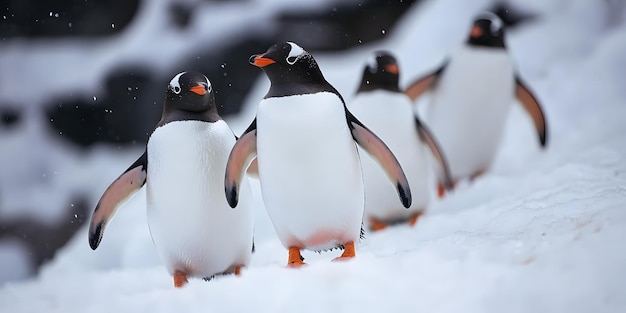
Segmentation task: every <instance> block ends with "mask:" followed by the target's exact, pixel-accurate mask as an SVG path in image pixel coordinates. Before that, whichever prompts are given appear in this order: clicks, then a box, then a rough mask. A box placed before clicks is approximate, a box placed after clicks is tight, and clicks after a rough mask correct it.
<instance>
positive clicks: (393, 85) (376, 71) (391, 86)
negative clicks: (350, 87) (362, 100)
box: [357, 51, 400, 92]
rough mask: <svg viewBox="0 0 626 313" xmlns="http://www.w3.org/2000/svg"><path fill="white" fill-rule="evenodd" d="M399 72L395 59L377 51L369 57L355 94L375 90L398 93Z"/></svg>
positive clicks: (386, 53)
mask: <svg viewBox="0 0 626 313" xmlns="http://www.w3.org/2000/svg"><path fill="white" fill-rule="evenodd" d="M399 78H400V72H399V69H398V62H397V61H396V58H395V57H394V56H393V55H391V54H390V53H389V52H387V51H377V52H374V54H373V55H372V56H371V57H370V59H369V60H368V62H367V64H366V65H365V69H364V70H363V78H362V79H361V85H360V86H359V89H358V91H357V92H362V91H369V90H375V89H385V90H390V91H400V89H399V88H398V80H399Z"/></svg>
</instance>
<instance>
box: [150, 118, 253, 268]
mask: <svg viewBox="0 0 626 313" xmlns="http://www.w3.org/2000/svg"><path fill="white" fill-rule="evenodd" d="M234 144H235V137H234V135H233V133H232V131H231V130H230V128H229V127H228V125H226V123H225V122H224V121H221V120H220V121H218V122H215V123H207V122H201V121H177V122H171V123H168V124H166V125H164V126H161V127H159V128H157V129H156V130H155V131H154V133H153V134H152V135H151V136H150V139H149V141H148V176H147V190H146V191H147V193H146V196H147V213H148V225H149V227H150V233H151V235H152V239H153V241H154V244H155V245H156V247H157V250H158V252H159V254H160V255H161V258H162V259H163V261H164V263H165V265H166V267H167V268H168V270H169V271H170V273H174V272H175V271H177V270H178V271H182V272H185V273H187V275H188V276H195V277H210V276H212V275H215V274H217V273H222V272H225V271H229V270H232V267H234V266H238V265H246V264H247V263H248V261H249V259H250V253H251V249H252V229H253V216H252V208H251V206H250V201H251V190H250V187H249V185H248V183H247V181H244V182H243V183H242V186H241V194H240V201H239V206H238V207H237V209H236V210H233V209H231V208H230V206H229V205H228V203H227V202H226V198H225V195H224V173H225V170H226V162H227V159H228V155H229V153H230V150H231V148H232V147H233V145H234ZM244 180H245V178H244Z"/></svg>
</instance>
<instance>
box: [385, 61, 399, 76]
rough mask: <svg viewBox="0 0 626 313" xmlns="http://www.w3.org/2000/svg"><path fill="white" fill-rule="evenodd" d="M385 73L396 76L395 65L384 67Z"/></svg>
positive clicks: (396, 68)
mask: <svg viewBox="0 0 626 313" xmlns="http://www.w3.org/2000/svg"><path fill="white" fill-rule="evenodd" d="M385 71H386V72H388V73H391V74H396V75H398V65H397V64H387V65H385Z"/></svg>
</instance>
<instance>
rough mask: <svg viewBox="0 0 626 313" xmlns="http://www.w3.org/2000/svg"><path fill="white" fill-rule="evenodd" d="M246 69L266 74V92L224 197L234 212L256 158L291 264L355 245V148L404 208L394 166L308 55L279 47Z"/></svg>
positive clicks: (402, 185)
mask: <svg viewBox="0 0 626 313" xmlns="http://www.w3.org/2000/svg"><path fill="white" fill-rule="evenodd" d="M250 63H251V64H253V65H255V66H258V67H260V68H261V69H262V70H263V71H264V72H265V74H266V75H267V77H268V78H269V79H270V82H271V86H270V89H269V91H268V93H267V95H266V96H265V98H264V99H263V100H261V102H260V103H259V107H258V111H257V116H256V119H255V120H254V121H253V123H252V124H251V125H250V127H249V128H248V129H247V130H246V131H245V132H244V134H243V135H242V137H241V138H240V139H239V141H238V142H237V144H236V145H235V148H234V149H233V152H232V153H231V156H230V160H229V165H228V170H227V173H226V184H225V185H226V194H227V197H228V198H229V201H230V203H231V205H232V206H236V205H237V195H238V189H237V186H238V180H239V179H240V178H241V177H243V172H244V171H245V168H246V167H247V166H248V164H249V163H250V161H251V160H252V158H253V157H254V156H256V157H257V161H258V174H259V179H260V183H261V191H262V194H263V199H264V202H265V206H266V209H267V211H268V214H269V217H270V218H271V220H272V223H273V225H274V228H275V230H276V233H277V234H278V237H279V239H280V240H281V242H282V244H283V245H284V246H285V247H286V248H289V249H290V261H289V262H290V263H291V262H292V261H294V262H296V261H299V249H309V250H327V249H332V248H335V247H338V246H342V245H347V246H348V247H350V250H353V248H354V242H357V241H358V240H359V236H360V231H361V222H362V215H363V209H364V191H363V181H362V175H361V166H360V161H359V154H358V151H357V147H356V145H355V141H356V142H357V143H358V144H360V145H361V146H363V147H364V148H365V150H366V151H368V152H369V153H371V154H373V155H374V156H375V157H376V158H377V159H378V160H379V161H380V163H381V164H382V166H383V168H385V170H386V172H387V174H388V176H389V177H390V178H391V181H392V184H393V186H395V187H396V191H397V193H398V195H399V196H400V200H401V202H402V204H403V205H405V206H407V207H408V206H409V205H410V203H411V194H410V189H409V186H408V183H407V181H406V177H405V176H404V173H403V171H402V168H401V167H400V165H399V163H398V162H397V160H396V159H395V157H394V156H393V154H392V153H391V151H390V150H389V149H388V148H387V147H386V145H385V144H384V143H383V142H382V141H381V140H380V139H379V138H378V137H376V135H374V134H373V133H372V132H371V131H369V129H367V128H366V127H365V126H363V124H362V123H361V122H359V121H358V120H357V119H356V118H355V117H354V116H353V115H352V114H351V113H350V112H349V111H348V110H347V109H346V107H345V104H344V102H343V98H342V97H341V95H340V94H339V93H338V92H337V90H336V89H335V88H334V87H333V86H332V85H330V84H329V83H328V82H327V81H326V79H325V78H324V76H323V75H322V72H321V71H320V69H319V67H318V65H317V62H316V61H315V59H314V58H313V56H312V55H311V54H309V53H308V52H306V51H305V50H304V49H302V48H301V47H300V46H298V45H297V44H295V43H293V42H284V43H279V44H276V45H273V46H272V47H270V48H269V49H268V51H267V52H266V53H264V54H261V55H254V56H252V57H251V58H250ZM399 203H400V201H399ZM296 250H297V251H296ZM294 251H296V252H294ZM346 251H348V249H346ZM346 251H344V256H345V255H346ZM352 253H353V251H352ZM299 262H301V261H299Z"/></svg>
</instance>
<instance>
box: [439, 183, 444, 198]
mask: <svg viewBox="0 0 626 313" xmlns="http://www.w3.org/2000/svg"><path fill="white" fill-rule="evenodd" d="M445 195H446V187H444V186H443V184H442V183H439V184H438V185H437V196H438V197H439V198H443V196H445Z"/></svg>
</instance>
